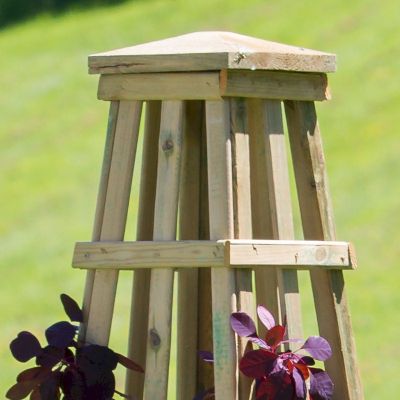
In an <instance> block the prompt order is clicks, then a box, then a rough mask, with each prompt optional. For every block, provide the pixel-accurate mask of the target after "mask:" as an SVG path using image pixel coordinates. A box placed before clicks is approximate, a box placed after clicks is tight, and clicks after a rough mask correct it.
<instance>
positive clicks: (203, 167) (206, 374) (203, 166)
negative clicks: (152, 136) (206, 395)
mask: <svg viewBox="0 0 400 400" xmlns="http://www.w3.org/2000/svg"><path fill="white" fill-rule="evenodd" d="M202 115H203V123H202V131H201V157H200V224H199V239H200V240H209V239H210V228H209V225H210V224H209V213H208V174H207V143H206V141H207V132H206V115H205V104H203V112H202ZM198 283H199V288H198V296H199V299H198V306H199V311H198V336H197V339H198V341H197V343H198V345H197V348H198V349H199V350H207V351H211V352H213V334H212V302H211V269H210V268H200V269H199V280H198ZM210 387H214V369H213V366H212V365H210V364H209V363H206V362H204V361H203V360H202V359H201V358H200V357H198V358H197V392H200V390H204V388H210Z"/></svg>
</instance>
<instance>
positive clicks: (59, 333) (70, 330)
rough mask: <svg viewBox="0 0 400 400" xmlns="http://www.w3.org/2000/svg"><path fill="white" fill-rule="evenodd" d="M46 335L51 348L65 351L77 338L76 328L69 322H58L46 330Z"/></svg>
mask: <svg viewBox="0 0 400 400" xmlns="http://www.w3.org/2000/svg"><path fill="white" fill-rule="evenodd" d="M45 334H46V339H47V342H48V343H49V345H50V346H54V347H57V348H59V349H65V348H66V347H68V346H69V345H70V344H71V342H72V341H73V339H74V337H75V334H76V326H74V325H72V324H71V323H69V322H67V321H60V322H56V323H55V324H54V325H51V326H50V327H49V328H47V329H46V332H45Z"/></svg>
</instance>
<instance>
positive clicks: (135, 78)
mask: <svg viewBox="0 0 400 400" xmlns="http://www.w3.org/2000/svg"><path fill="white" fill-rule="evenodd" d="M97 97H98V98H99V99H100V100H113V99H135V100H202V99H204V100H217V99H220V98H221V95H220V89H219V74H218V72H197V73H196V72H170V73H154V74H116V75H101V76H100V82H99V88H98V93H97Z"/></svg>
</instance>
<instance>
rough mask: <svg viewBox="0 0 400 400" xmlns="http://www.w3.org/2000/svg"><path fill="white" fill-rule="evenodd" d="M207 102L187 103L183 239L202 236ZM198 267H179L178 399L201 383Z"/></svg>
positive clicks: (181, 204)
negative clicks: (203, 137) (202, 155)
mask: <svg viewBox="0 0 400 400" xmlns="http://www.w3.org/2000/svg"><path fill="white" fill-rule="evenodd" d="M202 123H203V103H202V102H201V101H188V102H186V104H185V123H184V126H185V130H184V140H183V154H182V172H181V180H180V182H181V186H180V193H179V197H180V200H179V239H180V240H197V239H199V217H200V215H199V214H200V153H201V131H202ZM197 311H198V269H197V268H192V269H186V270H183V269H182V270H178V312H177V315H178V330H177V339H178V348H177V368H176V370H177V382H176V393H177V397H176V398H177V399H178V400H186V399H192V398H193V397H194V396H195V394H196V384H197V379H196V376H197V370H196V369H197V368H196V367H197Z"/></svg>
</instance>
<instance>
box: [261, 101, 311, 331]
mask: <svg viewBox="0 0 400 400" xmlns="http://www.w3.org/2000/svg"><path fill="white" fill-rule="evenodd" d="M264 112H265V122H264V124H263V125H264V127H265V133H264V139H265V141H264V145H265V154H266V166H265V167H266V169H267V184H268V188H269V189H268V193H269V196H270V202H269V204H270V212H271V221H272V233H273V238H274V239H286V240H289V239H294V226H293V213H292V199H291V193H290V186H289V171H288V161H287V155H286V144H285V137H284V132H283V121H282V110H281V103H280V101H276V100H266V101H265V103H264ZM277 276H278V285H279V298H280V312H281V321H283V320H284V319H286V320H287V333H286V334H287V337H288V339H298V338H301V337H303V330H302V319H301V304H300V293H299V285H298V279H297V272H296V271H295V270H286V269H278V270H277Z"/></svg>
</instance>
